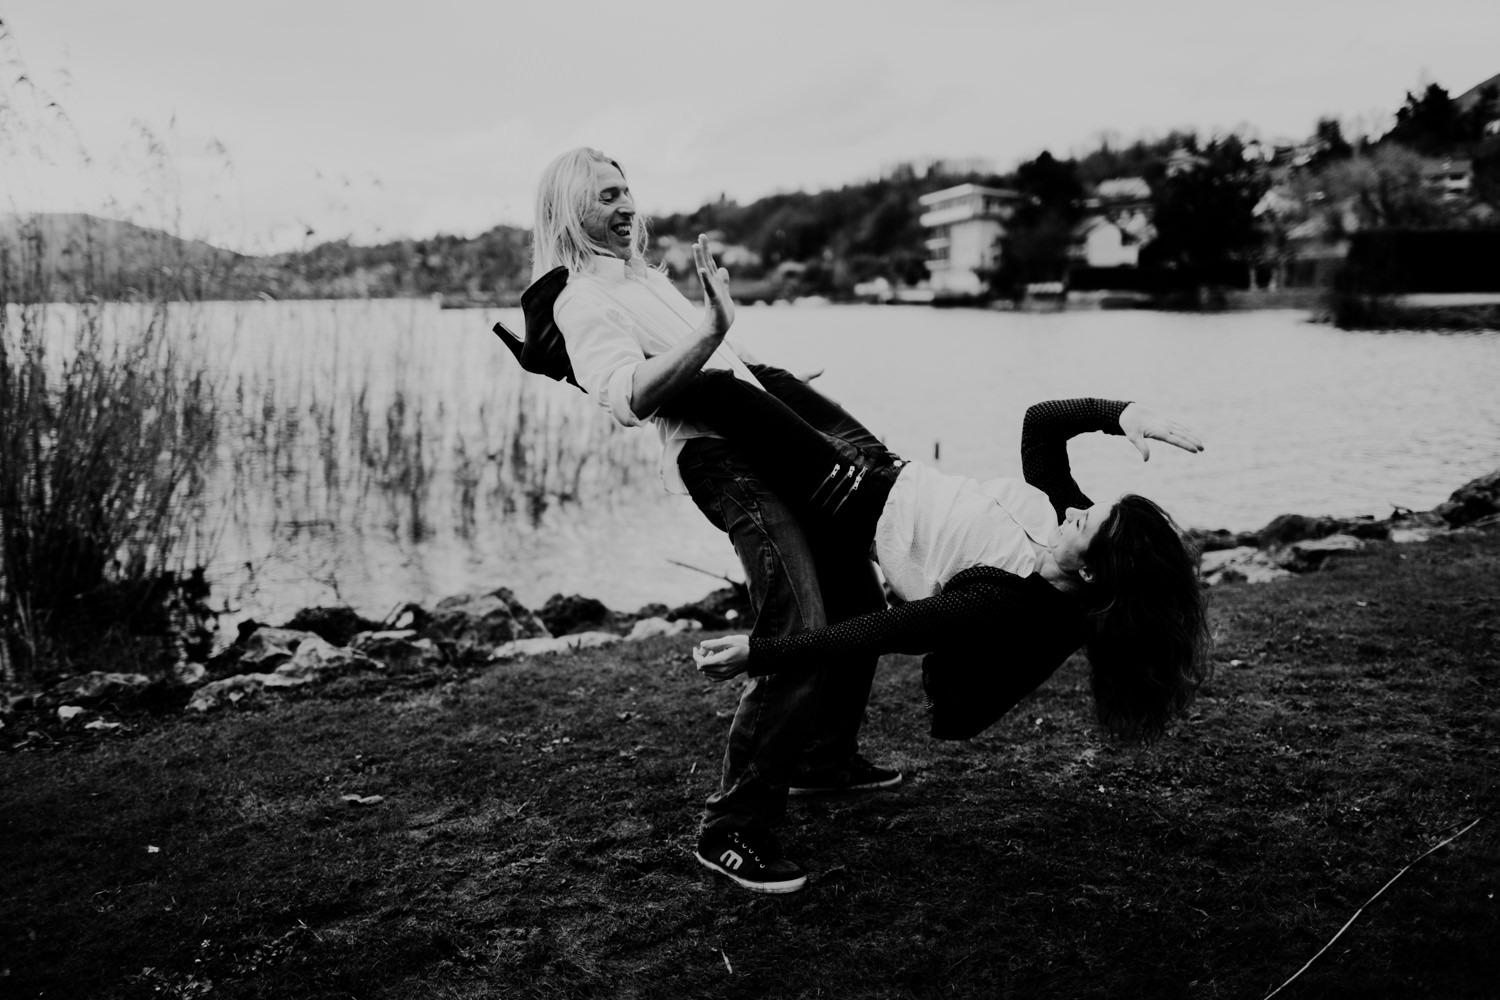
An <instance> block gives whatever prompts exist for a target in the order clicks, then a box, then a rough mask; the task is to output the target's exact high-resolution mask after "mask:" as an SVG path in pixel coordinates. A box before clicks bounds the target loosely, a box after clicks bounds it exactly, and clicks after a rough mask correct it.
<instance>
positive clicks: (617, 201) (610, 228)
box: [582, 162, 635, 260]
mask: <svg viewBox="0 0 1500 1000" xmlns="http://www.w3.org/2000/svg"><path fill="white" fill-rule="evenodd" d="M582 222H583V231H584V233H585V234H586V235H587V236H588V238H589V239H590V240H593V242H594V244H595V245H596V246H598V247H600V248H602V249H604V250H607V251H609V252H610V253H612V254H614V255H615V256H616V257H618V258H620V259H621V260H629V259H630V255H631V253H632V252H633V248H634V244H635V202H634V201H633V200H632V199H631V197H630V188H629V187H627V186H626V184H625V175H624V174H622V173H620V168H619V167H617V166H615V165H614V164H613V163H600V162H596V163H595V164H594V184H593V188H592V190H591V191H590V192H589V195H588V198H587V201H586V203H585V205H584V207H583V218H582Z"/></svg>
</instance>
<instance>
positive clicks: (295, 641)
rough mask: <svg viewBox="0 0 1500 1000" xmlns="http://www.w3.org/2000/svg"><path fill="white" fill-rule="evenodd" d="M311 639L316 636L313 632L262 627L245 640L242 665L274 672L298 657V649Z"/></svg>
mask: <svg viewBox="0 0 1500 1000" xmlns="http://www.w3.org/2000/svg"><path fill="white" fill-rule="evenodd" d="M309 638H315V636H313V634H312V633H311V632H299V631H296V630H294V629H287V628H271V627H268V626H262V627H261V628H258V629H256V630H255V631H254V632H253V633H251V634H250V637H249V638H248V639H246V640H245V648H244V650H243V652H241V653H240V665H241V666H248V667H251V668H255V669H259V670H274V669H275V668H276V667H278V666H280V665H281V664H283V663H285V662H287V661H288V660H290V659H291V658H292V657H293V656H294V655H296V652H297V647H298V646H300V645H302V643H303V642H304V641H305V640H307V639H309Z"/></svg>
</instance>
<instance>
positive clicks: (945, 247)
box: [920, 184, 1021, 295]
mask: <svg viewBox="0 0 1500 1000" xmlns="http://www.w3.org/2000/svg"><path fill="white" fill-rule="evenodd" d="M1020 197H1021V196H1020V195H1019V194H1018V193H1017V192H1015V191H1011V190H1009V189H1006V188H992V187H984V186H983V185H980V184H960V185H958V186H957V187H951V188H945V189H943V190H942V191H933V192H932V193H931V194H924V195H923V196H922V197H921V199H920V201H921V204H922V208H923V210H924V211H923V212H922V217H921V219H920V221H921V223H922V226H923V227H924V228H925V229H927V231H928V233H927V272H928V274H930V275H931V284H932V290H933V291H934V292H937V293H940V294H942V293H946V294H953V295H979V294H981V293H983V292H984V291H985V290H986V285H985V282H984V280H983V279H981V278H980V277H979V274H978V272H979V271H983V270H987V269H989V268H992V267H994V266H995V264H996V260H997V253H998V251H997V250H996V241H998V240H999V238H1000V237H1001V236H1002V235H1004V233H1005V222H1006V220H1007V219H1009V218H1010V214H1011V212H1012V210H1013V209H1014V208H1015V203H1016V202H1017V201H1018V200H1019V199H1020Z"/></svg>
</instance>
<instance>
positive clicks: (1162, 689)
mask: <svg viewBox="0 0 1500 1000" xmlns="http://www.w3.org/2000/svg"><path fill="white" fill-rule="evenodd" d="M1083 561H1084V565H1086V566H1087V567H1088V568H1089V569H1090V571H1091V572H1092V574H1093V579H1092V581H1091V582H1090V583H1089V584H1088V586H1087V588H1086V591H1085V594H1086V596H1085V600H1086V601H1087V602H1088V605H1089V619H1090V625H1091V629H1090V638H1089V641H1088V645H1087V651H1088V658H1089V663H1090V665H1091V675H1090V682H1091V684H1092V686H1093V691H1094V704H1095V706H1096V707H1097V709H1098V712H1099V721H1100V722H1102V723H1103V724H1104V725H1105V726H1106V727H1107V728H1108V729H1109V730H1110V731H1112V732H1114V733H1116V734H1118V735H1122V736H1127V737H1134V738H1138V739H1142V740H1151V739H1155V738H1156V737H1157V736H1160V735H1161V733H1162V731H1163V730H1164V729H1165V728H1166V724H1167V722H1168V720H1169V719H1171V718H1172V717H1173V716H1174V715H1177V714H1179V713H1181V712H1182V711H1184V710H1185V709H1186V708H1187V706H1188V705H1189V704H1191V703H1192V700H1193V697H1194V695H1195V694H1196V693H1197V691H1198V688H1199V687H1200V686H1201V685H1202V684H1203V682H1204V681H1205V680H1207V678H1208V672H1209V662H1208V647H1209V642H1210V640H1209V633H1208V610H1207V606H1206V601H1205V600H1204V594H1203V587H1202V584H1201V583H1199V581H1198V556H1197V552H1196V551H1195V550H1194V549H1193V548H1192V546H1190V545H1189V544H1188V543H1187V542H1186V541H1185V540H1184V539H1183V537H1182V533H1181V532H1180V531H1179V530H1178V528H1177V525H1176V524H1174V523H1173V521H1172V519H1171V518H1170V517H1169V516H1167V513H1166V512H1165V511H1163V510H1162V509H1161V508H1160V507H1158V506H1157V505H1156V504H1154V503H1152V502H1151V501H1150V500H1147V499H1146V498H1145V497H1142V496H1136V495H1135V494H1133V493H1127V494H1126V495H1125V496H1123V497H1121V498H1120V501H1119V503H1117V504H1116V505H1115V509H1114V510H1113V511H1112V512H1111V513H1110V515H1109V517H1108V518H1107V519H1106V520H1105V522H1104V524H1103V525H1102V526H1101V527H1100V529H1099V533H1098V534H1097V535H1096V536H1095V537H1094V540H1093V542H1092V544H1090V546H1089V548H1088V551H1087V552H1086V553H1085V554H1084V558H1083Z"/></svg>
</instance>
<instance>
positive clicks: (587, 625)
mask: <svg viewBox="0 0 1500 1000" xmlns="http://www.w3.org/2000/svg"><path fill="white" fill-rule="evenodd" d="M537 617H538V618H540V619H541V620H542V624H544V625H546V626H547V631H549V632H551V633H552V634H553V635H568V634H570V633H573V632H588V631H598V630H599V629H600V627H601V626H606V625H610V624H613V619H614V617H615V614H614V612H612V611H610V610H609V608H607V607H605V606H604V602H603V601H599V600H595V599H594V598H592V597H582V596H580V595H578V594H573V595H571V596H569V597H564V596H563V595H562V594H553V595H552V596H551V597H549V598H547V603H546V604H544V605H542V609H541V610H540V611H538V612H537Z"/></svg>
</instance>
